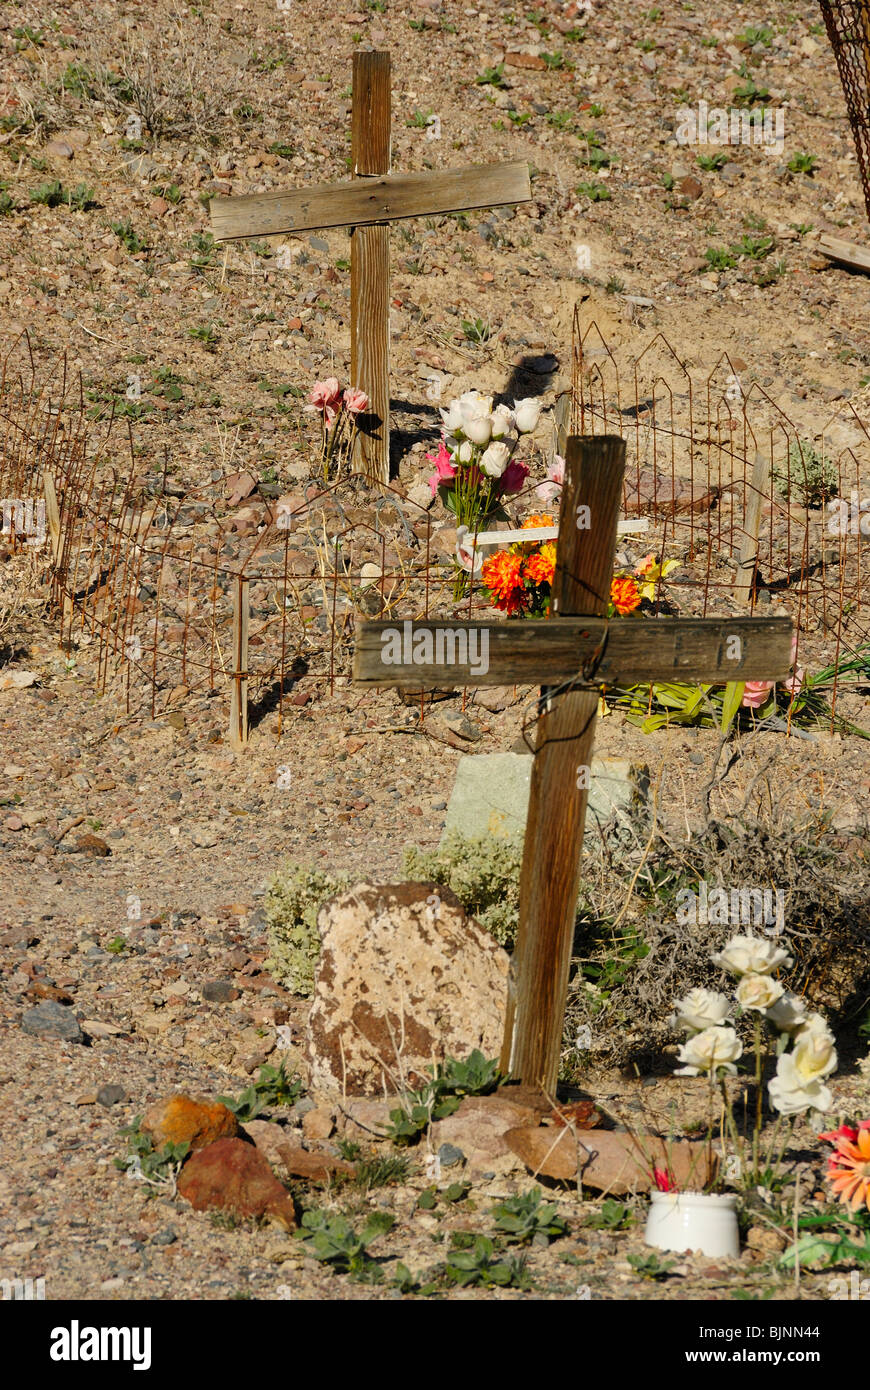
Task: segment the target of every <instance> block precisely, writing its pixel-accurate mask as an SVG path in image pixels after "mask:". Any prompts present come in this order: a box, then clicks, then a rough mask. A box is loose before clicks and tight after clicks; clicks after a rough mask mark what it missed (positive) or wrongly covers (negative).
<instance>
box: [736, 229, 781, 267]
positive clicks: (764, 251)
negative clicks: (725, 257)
mask: <svg viewBox="0 0 870 1390" xmlns="http://www.w3.org/2000/svg"><path fill="white" fill-rule="evenodd" d="M773 245H774V242H773V237H772V236H747V235H746V234H744V235H743V236H742V237H741V238H740V240H739V242H738V243H737V245H736V246H732V247H731V250H732V252H733V253H734V255H735V256H748V257H749V259H750V260H753V261H761V260H763V259H764V257H765V256H769V255H770V253H771V251H772V250H773Z"/></svg>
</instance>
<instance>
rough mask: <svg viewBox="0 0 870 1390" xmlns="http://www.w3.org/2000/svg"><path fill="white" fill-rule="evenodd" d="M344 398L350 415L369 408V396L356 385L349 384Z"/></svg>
mask: <svg viewBox="0 0 870 1390" xmlns="http://www.w3.org/2000/svg"><path fill="white" fill-rule="evenodd" d="M342 399H343V400H344V406H345V409H346V410H347V412H348V414H349V415H359V414H360V412H361V411H363V410H368V408H369V398H368V396H367V395H366V393H365V391H360V390H359V389H358V388H357V387H356V386H348V388H347V390H346V391H345V393H344V396H343V398H342Z"/></svg>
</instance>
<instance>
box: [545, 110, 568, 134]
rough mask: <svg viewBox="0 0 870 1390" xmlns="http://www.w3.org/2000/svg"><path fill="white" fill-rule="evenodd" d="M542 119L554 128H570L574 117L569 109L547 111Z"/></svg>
mask: <svg viewBox="0 0 870 1390" xmlns="http://www.w3.org/2000/svg"><path fill="white" fill-rule="evenodd" d="M544 120H545V121H546V122H547V125H550V126H552V127H553V129H554V130H570V129H571V125H572V123H573V120H574V117H573V116H572V115H571V112H570V111H548V112H547V114H546V116H545V117H544Z"/></svg>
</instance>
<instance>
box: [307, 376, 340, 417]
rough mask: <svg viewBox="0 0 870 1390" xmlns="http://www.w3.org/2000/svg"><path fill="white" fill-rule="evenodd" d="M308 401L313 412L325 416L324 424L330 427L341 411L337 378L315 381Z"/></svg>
mask: <svg viewBox="0 0 870 1390" xmlns="http://www.w3.org/2000/svg"><path fill="white" fill-rule="evenodd" d="M308 400H309V401H310V403H311V405H312V406H313V407H314V409H315V410H319V411H320V413H321V414H322V415H325V416H326V423H327V424H328V425H331V424H332V422H333V420H334V419H335V417H336V415H337V414H338V412H339V410H340V409H341V386H340V385H339V382H338V378H337V377H334V376H328V377H327V378H326V380H325V381H315V383H314V385H313V386H312V388H311V394H310V396H309V397H308Z"/></svg>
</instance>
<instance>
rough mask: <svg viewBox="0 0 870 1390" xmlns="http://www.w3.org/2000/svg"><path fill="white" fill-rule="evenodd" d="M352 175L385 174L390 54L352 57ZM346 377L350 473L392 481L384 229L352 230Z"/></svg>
mask: <svg viewBox="0 0 870 1390" xmlns="http://www.w3.org/2000/svg"><path fill="white" fill-rule="evenodd" d="M351 111H352V114H351V159H352V162H353V175H354V178H365V177H367V176H371V175H372V174H381V175H383V174H389V172H390V119H391V116H390V55H389V53H354V55H353V98H352V108H351ZM350 320H351V339H350V377H351V385H353V386H356V387H358V388H359V389H360V390H361V391H365V393H366V395H367V396H368V398H369V410H368V412H367V413H366V414H365V415H362V416H361V417H360V431H359V433H358V434H357V442H356V446H355V449H354V453H355V471H356V472H359V473H364V474H365V475H366V477H367V478H368V480H369V481H370V482H379V483H387V482H389V478H390V226H389V223H388V222H376V223H374V224H373V225H371V226H367V227H351V232H350Z"/></svg>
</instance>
